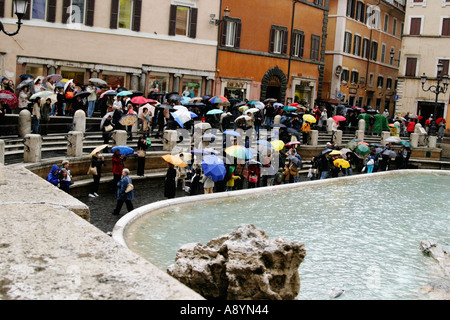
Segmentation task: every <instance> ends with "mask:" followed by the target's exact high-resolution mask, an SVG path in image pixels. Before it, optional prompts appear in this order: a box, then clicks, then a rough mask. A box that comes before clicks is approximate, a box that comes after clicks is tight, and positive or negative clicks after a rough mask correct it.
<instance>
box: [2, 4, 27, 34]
mask: <svg viewBox="0 0 450 320" xmlns="http://www.w3.org/2000/svg"><path fill="white" fill-rule="evenodd" d="M29 3H30V0H13V9H14V13H15V14H16V16H17V19H18V21H17V22H16V23H17V30H16V31H15V32H13V33H9V32H7V31H6V30H5V27H4V26H3V23H1V21H0V30H1V31H3V33H5V34H6V35H8V36H10V37H12V36H15V35H16V34H18V33H19V30H20V27H21V26H22V18H23V16H24V15H25V13H26V12H27V8H28V4H29Z"/></svg>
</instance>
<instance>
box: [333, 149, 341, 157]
mask: <svg viewBox="0 0 450 320" xmlns="http://www.w3.org/2000/svg"><path fill="white" fill-rule="evenodd" d="M341 154H342V152H340V151H339V150H333V151H331V152H330V156H340V155H341Z"/></svg>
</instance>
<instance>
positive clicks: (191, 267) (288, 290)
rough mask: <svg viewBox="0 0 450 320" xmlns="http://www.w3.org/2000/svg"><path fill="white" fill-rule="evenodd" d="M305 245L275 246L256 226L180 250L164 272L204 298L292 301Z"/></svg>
mask: <svg viewBox="0 0 450 320" xmlns="http://www.w3.org/2000/svg"><path fill="white" fill-rule="evenodd" d="M305 255H306V251H305V248H304V245H303V243H300V242H296V241H289V240H285V239H282V238H277V239H275V240H273V241H271V240H270V239H269V237H268V236H267V234H266V233H265V232H264V231H263V230H261V229H259V228H256V227H255V226H254V225H251V224H250V225H243V226H239V227H238V228H237V229H236V230H235V231H233V232H231V233H229V234H226V235H224V236H221V237H219V238H215V239H212V240H211V241H210V242H209V243H207V244H206V245H202V244H200V243H191V244H186V245H184V246H182V247H181V248H180V249H179V250H178V252H177V256H176V259H175V263H174V264H172V265H170V266H169V267H168V268H167V272H168V273H169V274H170V275H171V276H173V277H174V278H176V279H178V280H179V281H181V282H182V283H184V284H185V285H187V286H188V287H190V288H191V289H193V290H195V291H196V292H198V293H199V294H201V295H202V296H203V297H205V298H206V299H221V300H226V299H228V300H245V299H254V300H291V299H295V298H296V297H297V295H298V293H299V292H300V276H299V274H298V268H299V266H300V264H301V263H302V262H303V260H304V258H305Z"/></svg>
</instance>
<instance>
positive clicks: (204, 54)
mask: <svg viewBox="0 0 450 320" xmlns="http://www.w3.org/2000/svg"><path fill="white" fill-rule="evenodd" d="M219 6H220V4H219V0H209V1H200V0H152V1H142V0H102V1H95V0H62V1H57V0H31V1H30V5H29V7H28V12H27V14H26V16H25V20H24V25H23V26H22V29H21V30H20V33H19V34H18V35H16V36H14V37H8V36H6V35H3V34H2V35H0V37H1V41H0V74H1V75H3V76H6V77H7V78H10V79H16V83H18V81H20V79H19V76H20V75H21V74H31V75H33V76H40V75H43V76H46V75H48V74H53V73H60V74H62V75H63V77H65V78H68V79H74V82H75V83H77V84H84V83H87V82H88V79H89V78H102V79H104V80H106V81H107V83H108V85H109V86H110V87H111V88H116V87H118V86H125V87H127V88H129V89H131V90H140V91H143V92H145V93H149V92H171V91H176V92H182V91H184V90H185V89H186V88H188V89H189V90H190V91H191V92H192V94H193V95H206V94H212V91H213V87H214V85H213V83H214V77H215V68H216V52H217V29H216V28H215V27H214V26H212V25H211V24H210V23H209V20H210V14H212V13H215V14H218V13H219ZM12 11H13V10H12V0H5V1H0V19H1V21H2V23H3V24H4V25H5V28H6V29H11V30H15V28H16V24H15V23H16V21H17V20H16V17H15V16H14V14H13V13H12Z"/></svg>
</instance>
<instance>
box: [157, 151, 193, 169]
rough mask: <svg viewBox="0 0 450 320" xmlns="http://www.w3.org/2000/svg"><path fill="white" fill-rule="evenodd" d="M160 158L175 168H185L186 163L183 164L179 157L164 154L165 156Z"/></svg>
mask: <svg viewBox="0 0 450 320" xmlns="http://www.w3.org/2000/svg"><path fill="white" fill-rule="evenodd" d="M162 158H163V159H164V160H165V161H167V162H169V163H171V164H173V165H174V166H177V167H182V168H185V167H186V166H187V165H186V163H184V162H183V160H181V158H180V157H179V156H173V155H171V154H166V155H163V156H162Z"/></svg>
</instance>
